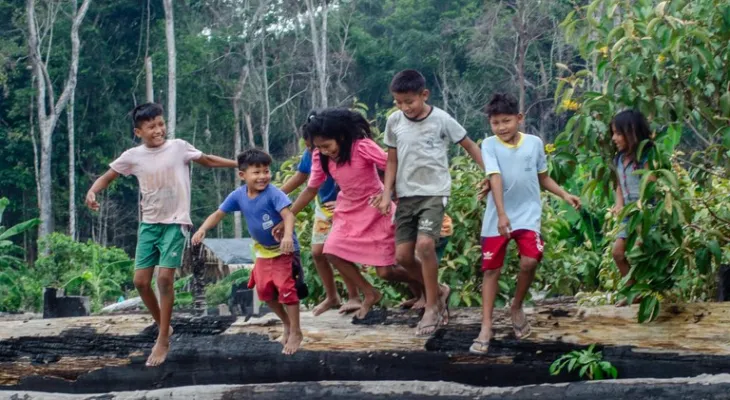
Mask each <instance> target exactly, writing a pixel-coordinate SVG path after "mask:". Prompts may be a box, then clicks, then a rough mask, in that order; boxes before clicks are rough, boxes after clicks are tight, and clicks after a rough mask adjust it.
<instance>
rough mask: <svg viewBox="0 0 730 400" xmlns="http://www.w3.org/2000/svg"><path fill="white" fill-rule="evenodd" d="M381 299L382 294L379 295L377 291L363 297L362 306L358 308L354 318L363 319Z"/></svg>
mask: <svg viewBox="0 0 730 400" xmlns="http://www.w3.org/2000/svg"><path fill="white" fill-rule="evenodd" d="M382 299H383V294H382V293H380V292H379V291H378V290H377V289H373V292H372V293H369V294H366V295H365V301H363V302H362V306H361V307H360V310H358V311H357V314H355V318H357V319H363V318H365V317H366V316H367V315H368V313H369V312H370V309H371V308H373V306H374V305H376V304H378V303H380V300H382Z"/></svg>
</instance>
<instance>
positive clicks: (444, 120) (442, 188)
mask: <svg viewBox="0 0 730 400" xmlns="http://www.w3.org/2000/svg"><path fill="white" fill-rule="evenodd" d="M464 138H466V130H465V129H464V128H463V127H462V126H461V125H459V123H458V122H456V120H455V119H453V118H452V117H451V116H450V115H449V114H448V113H447V112H446V111H444V110H442V109H440V108H438V107H433V106H432V107H431V113H430V114H429V115H428V116H427V117H426V118H424V119H422V120H419V121H414V120H411V119H409V118H408V117H406V116H405V115H404V114H403V112H402V111H396V112H394V113H393V114H391V115H390V117H388V122H387V123H386V125H385V145H386V146H388V147H391V148H394V149H396V150H397V152H398V173H397V174H396V177H395V190H396V192H397V194H398V197H412V196H449V195H450V194H451V174H450V173H449V154H448V153H449V146H450V145H451V143H459V142H461V141H462V140H464Z"/></svg>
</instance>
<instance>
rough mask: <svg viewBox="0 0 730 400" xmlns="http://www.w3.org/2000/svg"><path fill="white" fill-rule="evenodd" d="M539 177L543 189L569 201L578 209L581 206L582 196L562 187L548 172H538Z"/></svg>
mask: <svg viewBox="0 0 730 400" xmlns="http://www.w3.org/2000/svg"><path fill="white" fill-rule="evenodd" d="M538 179H539V180H540V186H541V187H542V188H543V189H545V190H547V191H548V192H550V193H552V194H554V195H556V196H558V197H560V198H561V199H563V200H565V201H567V202H568V204H570V205H571V206H573V208H575V209H576V210H577V209H579V208H580V198H579V197H578V196H573V195H572V194H570V193H568V192H566V191H565V189H563V188H561V187H560V185H558V183H557V182H555V181H554V180H553V178H551V177H550V176H549V175H548V174H547V172H543V173H541V174H538Z"/></svg>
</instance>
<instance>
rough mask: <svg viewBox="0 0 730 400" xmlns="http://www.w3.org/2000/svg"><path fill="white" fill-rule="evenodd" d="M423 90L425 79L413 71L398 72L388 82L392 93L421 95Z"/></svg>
mask: <svg viewBox="0 0 730 400" xmlns="http://www.w3.org/2000/svg"><path fill="white" fill-rule="evenodd" d="M424 89H426V78H424V77H423V74H421V73H420V72H418V71H416V70H415V69H405V70H403V71H401V72H398V73H397V74H395V76H394V77H393V80H392V81H390V91H391V92H393V93H421V92H423V90H424Z"/></svg>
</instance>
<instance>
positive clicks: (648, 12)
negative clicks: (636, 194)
mask: <svg viewBox="0 0 730 400" xmlns="http://www.w3.org/2000/svg"><path fill="white" fill-rule="evenodd" d="M728 15H730V4H728V3H727V2H713V1H672V2H668V1H662V2H659V3H656V2H652V1H637V2H628V3H627V2H624V1H620V0H596V1H593V2H591V3H590V4H588V5H587V6H585V7H579V8H576V10H574V11H573V12H571V13H570V14H569V15H568V16H567V17H566V19H565V21H564V22H563V24H562V27H563V28H564V31H565V34H566V37H567V38H568V40H569V41H570V42H572V44H574V45H575V46H576V47H577V48H578V50H579V51H580V54H581V56H582V57H583V59H584V60H592V61H591V62H589V64H588V68H586V69H580V68H581V67H580V66H576V67H575V68H576V71H572V70H571V67H569V66H564V69H565V70H566V71H567V75H566V76H564V77H562V78H561V84H560V85H559V87H558V90H557V91H556V93H555V98H556V100H557V101H559V102H560V104H561V106H560V107H559V109H560V110H562V111H568V112H571V113H573V116H572V117H571V119H570V120H569V122H568V124H567V125H566V127H565V130H564V132H563V133H562V134H561V135H560V136H559V137H558V139H556V145H557V146H558V148H559V149H561V151H564V152H571V153H574V154H576V155H577V157H576V159H577V161H578V163H579V164H580V165H585V166H586V167H587V168H588V171H590V172H589V176H588V179H587V180H586V185H585V186H584V188H583V193H584V194H585V195H586V196H589V197H591V198H592V200H593V203H594V204H602V205H603V207H608V206H609V202H610V200H611V197H612V191H613V190H612V188H613V185H614V184H615V182H616V176H615V168H614V167H613V156H614V152H615V150H614V148H613V146H612V143H611V140H610V137H609V134H608V125H609V122H610V119H611V118H612V117H613V115H614V114H615V113H616V112H617V111H620V110H621V109H622V108H625V107H634V108H637V109H639V110H640V111H642V112H643V113H644V114H645V115H646V116H647V117H648V118H649V120H650V122H651V127H652V129H653V130H654V132H656V137H655V140H654V142H655V144H656V146H654V148H653V149H651V150H649V151H647V150H646V148H645V147H640V151H641V152H642V153H643V155H645V156H648V159H649V167H650V168H649V170H648V171H643V172H642V175H643V176H642V185H641V200H640V201H639V202H637V203H636V204H632V205H627V206H626V207H624V210H623V211H622V212H621V213H620V215H619V216H618V218H619V220H620V219H621V218H624V217H626V218H629V223H628V232H629V237H628V239H627V249H630V250H629V251H628V252H627V256H628V259H629V261H630V263H631V265H632V269H631V272H630V273H629V276H628V277H627V278H626V279H624V280H623V281H622V282H621V284H620V285H619V287H620V288H622V291H623V294H624V295H626V296H627V297H628V298H629V299H633V298H635V297H636V296H641V298H642V301H641V306H640V311H639V320H640V321H651V320H653V319H654V318H656V316H657V315H658V312H659V307H660V301H661V300H662V299H663V298H665V297H667V296H669V297H671V298H672V299H673V300H694V299H708V298H710V296H711V288H712V283H711V281H712V278H711V277H712V275H713V272H714V270H715V268H716V267H717V266H718V265H719V264H720V263H722V262H724V261H726V260H727V256H728V253H730V250H729V248H728V244H729V243H730V240H729V239H728V238H730V223H729V222H730V218H729V217H730V216H729V215H728V212H727V210H726V207H721V206H719V204H718V197H717V196H719V198H727V195H728V194H729V193H728V192H727V187H728V180H727V178H726V177H727V173H728V171H730V157H729V155H730V153H729V152H728V150H729V149H730V141H729V140H727V138H728V137H730V128H728V122H729V121H730V119H729V117H730V114H729V113H728V112H730V88H728V86H727V82H728V81H729V78H730V65H728V63H729V62H730V49H729V48H728V46H727V45H726V44H727V42H728V40H729V39H730V18H728ZM576 150H578V151H576ZM685 152H687V153H690V157H689V158H685V157H684V155H685ZM614 233H615V232H614ZM605 244H608V243H605ZM628 279H634V280H636V281H637V282H638V283H637V284H636V285H633V286H632V287H631V288H625V287H624V285H623V284H624V283H625V282H626V281H628Z"/></svg>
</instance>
